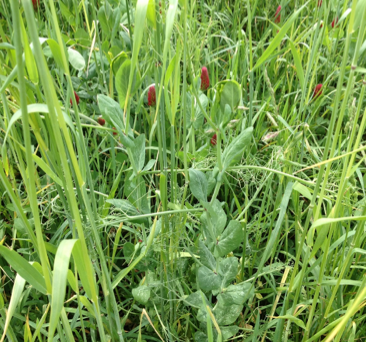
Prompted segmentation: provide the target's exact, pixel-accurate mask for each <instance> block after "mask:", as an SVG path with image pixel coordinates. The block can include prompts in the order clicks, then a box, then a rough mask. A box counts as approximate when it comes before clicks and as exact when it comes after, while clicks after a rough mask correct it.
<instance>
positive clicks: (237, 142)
mask: <svg viewBox="0 0 366 342" xmlns="http://www.w3.org/2000/svg"><path fill="white" fill-rule="evenodd" d="M252 133H253V127H249V128H247V129H246V130H244V131H243V132H241V133H240V134H239V135H238V136H237V137H236V138H234V140H233V141H232V142H231V143H230V145H229V146H227V147H226V148H225V150H224V153H223V154H222V164H223V169H224V170H226V169H227V168H228V167H229V166H230V165H232V164H233V163H234V162H236V161H239V159H240V158H241V156H242V154H243V152H244V149H248V148H249V145H250V139H251V137H252Z"/></svg>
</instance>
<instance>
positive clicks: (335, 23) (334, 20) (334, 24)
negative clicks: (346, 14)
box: [332, 17, 338, 28]
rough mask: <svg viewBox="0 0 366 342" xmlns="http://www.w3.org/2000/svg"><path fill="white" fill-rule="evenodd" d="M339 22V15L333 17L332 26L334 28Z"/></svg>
mask: <svg viewBox="0 0 366 342" xmlns="http://www.w3.org/2000/svg"><path fill="white" fill-rule="evenodd" d="M337 24H338V17H337V18H335V19H333V21H332V28H334V26H336V25H337Z"/></svg>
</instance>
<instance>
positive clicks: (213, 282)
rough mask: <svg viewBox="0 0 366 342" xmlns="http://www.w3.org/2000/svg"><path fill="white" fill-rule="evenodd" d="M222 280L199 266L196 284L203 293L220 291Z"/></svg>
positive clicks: (207, 269) (204, 267)
mask: <svg viewBox="0 0 366 342" xmlns="http://www.w3.org/2000/svg"><path fill="white" fill-rule="evenodd" d="M221 281H222V278H221V276H219V275H218V274H216V273H214V272H213V271H211V270H210V269H209V268H207V267H206V266H201V267H200V268H199V269H198V272H197V282H198V285H199V286H200V288H201V289H202V290H203V291H212V290H218V289H220V285H221Z"/></svg>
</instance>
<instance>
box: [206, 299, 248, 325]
mask: <svg viewBox="0 0 366 342" xmlns="http://www.w3.org/2000/svg"><path fill="white" fill-rule="evenodd" d="M242 310H243V305H241V304H240V305H225V304H224V303H223V301H218V303H217V305H216V306H215V308H214V309H213V314H214V316H215V318H216V321H217V323H218V324H219V325H229V324H233V323H234V322H235V321H236V319H237V318H238V317H239V315H240V313H241V311H242Z"/></svg>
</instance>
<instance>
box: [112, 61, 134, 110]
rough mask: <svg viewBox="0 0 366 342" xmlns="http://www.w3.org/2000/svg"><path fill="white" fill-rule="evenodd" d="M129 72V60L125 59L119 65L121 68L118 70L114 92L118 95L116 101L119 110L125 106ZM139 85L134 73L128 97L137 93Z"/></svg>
mask: <svg viewBox="0 0 366 342" xmlns="http://www.w3.org/2000/svg"><path fill="white" fill-rule="evenodd" d="M130 71H131V60H129V59H126V60H125V61H124V62H123V64H122V65H121V67H120V68H119V69H118V71H117V75H116V90H117V93H118V101H119V104H120V106H121V108H124V106H125V101H126V96H127V89H128V82H129V77H130ZM139 83H140V77H139V75H138V73H137V72H136V73H135V74H134V77H133V80H132V85H131V92H130V96H132V95H133V94H134V93H135V92H136V91H137V88H138V86H139Z"/></svg>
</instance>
